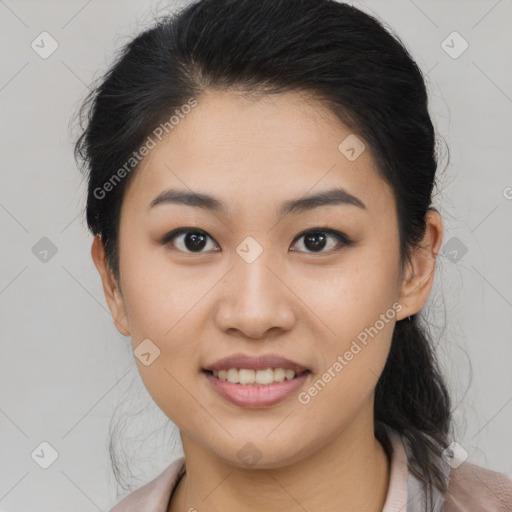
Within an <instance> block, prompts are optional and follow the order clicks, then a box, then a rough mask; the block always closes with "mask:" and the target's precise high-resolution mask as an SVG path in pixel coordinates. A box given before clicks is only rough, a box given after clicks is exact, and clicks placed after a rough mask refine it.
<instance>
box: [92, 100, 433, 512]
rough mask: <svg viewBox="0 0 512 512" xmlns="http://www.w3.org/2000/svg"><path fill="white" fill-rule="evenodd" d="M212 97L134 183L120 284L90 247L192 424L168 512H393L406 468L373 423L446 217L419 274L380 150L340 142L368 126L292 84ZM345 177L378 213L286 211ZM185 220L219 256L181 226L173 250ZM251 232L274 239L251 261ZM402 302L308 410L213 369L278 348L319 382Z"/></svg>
mask: <svg viewBox="0 0 512 512" xmlns="http://www.w3.org/2000/svg"><path fill="white" fill-rule="evenodd" d="M197 100H198V105H197V106H196V107H195V108H194V109H193V110H192V111H191V112H190V113H189V114H188V115H187V116H186V117H185V118H184V119H181V120H180V122H179V124H178V125H177V126H176V127H175V128H174V129H173V131H172V132H171V133H170V135H169V136H168V137H167V138H166V139H164V140H162V141H161V142H160V143H159V144H158V145H157V147H156V148H155V149H153V150H152V151H151V152H150V153H149V154H148V156H147V157H146V158H145V159H144V160H143V161H142V163H141V165H140V167H139V169H138V170H137V171H136V175H135V176H133V180H132V181H131V182H130V184H129V186H128V188H127V191H126V195H125V198H124V201H123V205H122V211H121V221H120V276H121V278H120V281H121V283H120V285H121V287H120V288H119V286H118V285H119V283H116V282H115V280H114V279H113V277H112V273H111V272H110V269H109V268H108V266H107V265H106V261H105V253H104V250H103V245H102V243H101V240H100V239H99V238H95V239H94V242H93V244H92V250H91V254H92V257H93V260H94V263H95V265H96V267H97V269H98V271H99V273H100V275H101V278H102V282H103V288H104V292H105V297H106V300H107V303H108V306H109V308H110V311H111V313H112V316H113V320H114V323H115V325H116V327H117V329H118V330H119V332H121V333H122V334H123V335H125V336H130V337H131V338H132V343H133V348H136V347H137V345H138V344H139V343H141V342H142V340H145V339H150V340H151V341H152V342H153V343H154V344H155V345H156V346H157V347H158V348H159V350H160V356H159V357H158V358H157V359H155V360H154V361H153V362H152V363H151V364H150V365H149V366H145V365H144V364H142V363H141V362H140V361H139V360H138V359H137V358H135V361H136V363H137V365H138V369H139V371H140V373H141V376H142V379H143V382H144V384H145V386H146V387H147V389H148V391H149V393H150V394H151V396H152V397H153V399H154V400H155V402H156V404H157V405H158V406H159V407H160V408H161V409H162V411H163V412H164V413H165V414H166V415H167V416H168V417H169V418H170V419H171V420H172V421H173V422H174V423H175V424H176V425H178V427H179V428H180V432H181V438H182V441H183V449H184V453H185V457H186V461H187V463H186V464H187V473H186V475H185V476H184V477H183V478H182V479H181V481H180V483H179V485H178V487H177V489H176V491H175V494H174V496H173V499H172V502H171V504H170V507H169V510H170V511H172V512H174V511H178V510H181V511H185V510H189V508H190V507H194V508H195V509H196V510H198V511H199V512H203V511H220V510H224V511H225V510H237V511H256V510H258V511H259V510H262V511H263V510H265V511H266V512H272V511H277V510H279V511H282V510H287V511H303V510H309V511H313V510H322V511H325V512H330V511H336V512H339V511H349V510H350V511H353V510H365V511H368V512H372V511H375V512H377V511H379V512H380V511H381V510H382V507H383V505H384V501H385V498H386V493H387V488H388V484H389V464H388V462H389V461H388V459H387V457H386V455H385V452H384V450H383V448H382V446H381V445H380V443H379V442H378V441H377V440H376V439H375V437H374V432H373V421H374V419H373V400H374V391H375V386H376V383H377V381H378V378H379V376H380V374H381V372H382V370H383V368H384V364H385V361H386V357H387V354H388V351H389V347H390V342H391V336H392V332H393V327H394V322H395V321H396V320H400V319H402V318H405V317H407V316H408V315H412V314H414V313H417V312H418V311H419V310H420V309H421V307H422V306H423V304H424V303H425V301H426V299H427V297H428V295H429V293H430V290H431V287H432V283H433V279H434V265H435V259H436V255H437V253H438V251H439V247H440V245H441V239H442V222H441V219H440V217H439V215H438V214H437V213H436V212H434V211H432V212H429V213H428V215H427V230H426V233H425V237H424V240H423V242H422V244H421V248H419V249H417V250H416V251H414V253H413V254H412V256H411V260H410V262H407V264H406V266H405V267H404V268H403V269H402V267H401V262H400V258H399V243H398V242H399V240H398V223H397V217H396V207H395V201H394V197H393V193H392V189H391V188H390V187H389V186H388V185H387V184H386V182H385V181H384V180H383V179H382V178H381V177H380V176H379V175H378V173H377V171H376V167H375V163H374V160H373V158H372V156H371V154H370V151H369V150H368V145H367V146H366V147H367V150H366V151H364V152H363V153H362V154H361V155H360V156H359V157H358V158H357V159H356V160H354V161H350V160H348V159H347V158H346V157H345V156H344V155H343V154H342V153H341V152H340V151H339V150H338V146H339V144H340V143H341V142H342V141H343V140H344V139H345V138H346V137H347V136H348V135H350V133H351V132H350V130H348V129H347V127H345V126H344V125H342V124H341V123H340V122H339V121H338V120H337V118H335V117H334V115H333V114H332V113H331V112H329V111H328V110H325V109H324V107H323V106H322V105H321V104H319V103H315V102H313V101H307V100H306V99H305V97H303V96H301V95H299V94H298V93H290V92H288V93H285V94H281V95H273V96H270V97H269V96H264V97H263V98H260V99H258V100H257V101H254V100H250V99H247V98H244V97H242V96H241V95H240V94H236V93H234V92H233V91H231V92H226V91H207V92H206V93H204V94H202V95H201V96H199V97H198V98H197ZM333 187H343V188H345V189H346V190H347V191H348V192H350V193H351V194H353V195H354V196H356V197H357V198H359V199H360V200H361V201H362V202H363V203H364V205H365V206H366V208H365V209H362V208H358V207H356V206H353V205H340V204H338V205H330V206H322V207H319V208H316V209H314V210H311V211H305V212H300V213H289V214H287V215H285V216H279V215H278V214H277V207H278V206H279V205H280V204H281V203H282V202H283V201H286V200H290V199H295V198H299V197H302V196H304V195H307V194H311V193H316V192H320V191H323V190H327V189H330V188H333ZM168 188H180V189H186V190H188V191H194V192H202V193H206V194H210V195H213V196H215V197H217V198H218V199H220V200H222V201H223V202H225V203H226V206H227V209H228V212H227V213H226V214H224V213H219V212H215V213H214V212H209V211H206V210H202V209H200V208H197V207H193V206H184V205H176V204H164V205H159V206H157V207H155V208H153V209H151V210H149V211H148V205H149V204H150V202H151V201H152V200H153V199H154V198H155V197H156V196H157V195H158V194H160V193H161V192H162V191H164V190H166V189H168ZM179 227H195V228H198V229H201V230H203V231H205V232H206V233H207V234H208V235H209V237H211V238H207V242H206V246H205V247H204V248H203V249H201V250H202V252H200V253H197V252H196V253H194V252H192V251H193V248H194V246H193V245H192V246H190V244H189V246H188V248H187V246H186V245H185V237H184V236H180V235H178V236H177V238H175V239H174V245H173V242H172V241H169V242H168V243H167V245H164V244H162V243H161V240H162V239H163V237H164V236H165V235H166V234H167V233H169V232H170V231H172V230H174V229H176V228H179ZM313 228H315V229H318V230H319V231H321V228H330V229H333V230H338V231H340V232H342V233H344V234H346V236H347V237H348V238H349V239H351V240H354V241H355V244H354V245H348V246H343V245H342V246H341V247H339V248H338V249H337V250H336V242H337V240H336V238H333V237H332V236H330V235H329V237H328V239H327V245H326V246H325V247H324V248H323V249H322V248H320V249H318V250H315V249H314V246H313V248H311V247H312V246H311V245H307V241H306V237H304V236H302V237H300V238H297V236H298V235H300V234H301V233H303V232H304V231H305V230H310V229H313ZM247 236H251V237H253V238H254V239H255V240H256V241H257V242H258V244H259V245H260V246H261V247H262V249H263V252H262V253H261V255H260V256H259V257H258V258H257V259H256V260H255V261H254V262H252V263H250V264H249V263H247V262H246V261H245V260H244V259H242V258H241V257H240V256H239V255H238V253H237V252H236V248H237V246H239V244H240V243H241V242H242V241H243V240H244V239H245V238H246V237H247ZM190 247H192V251H191V250H190ZM216 248H218V250H215V249H216ZM319 251H320V252H319ZM394 303H399V304H400V305H401V307H402V309H401V311H400V312H399V313H397V314H396V315H395V317H394V318H393V320H391V321H389V322H388V323H385V325H384V328H382V329H381V330H380V331H379V332H378V334H377V335H376V336H374V337H373V339H372V338H370V339H369V342H368V343H367V345H366V346H364V348H363V349H362V350H361V351H360V352H359V353H358V354H357V355H355V356H354V358H353V359H352V360H351V361H350V362H349V363H348V364H347V365H346V366H345V367H344V368H343V370H342V371H341V372H339V373H337V374H336V377H335V378H332V380H331V381H330V382H329V383H328V384H327V385H326V386H325V387H324V388H323V389H322V390H321V392H319V393H318V394H317V395H316V396H315V397H313V398H312V399H311V401H310V402H309V403H308V404H302V403H300V402H299V401H298V398H297V393H295V394H292V395H291V396H290V397H288V398H287V399H286V400H284V401H282V402H280V403H279V404H276V405H274V406H269V407H265V408H258V409H248V408H243V407H239V406H236V405H233V404H231V403H229V402H227V401H225V400H224V399H223V398H221V397H220V396H219V395H218V394H217V393H216V392H214V391H213V390H212V389H211V388H210V386H209V383H208V382H207V380H206V379H205V376H204V374H203V373H202V371H201V369H202V368H203V367H204V366H206V365H208V364H211V363H213V362H214V361H217V360H218V359H220V358H222V357H225V356H228V355H231V354H234V353H239V352H242V353H245V354H250V355H260V354H264V353H269V352H272V353H277V354H280V355H282V356H284V357H287V358H289V359H292V360H294V361H296V362H298V363H300V364H302V365H304V366H306V367H307V368H309V369H310V370H311V372H312V374H311V375H309V378H308V381H307V383H306V384H305V385H304V387H303V388H301V390H299V391H304V390H305V389H307V388H308V387H309V386H310V385H311V384H312V383H313V382H315V381H316V380H317V379H318V378H319V377H321V376H322V374H323V373H324V372H325V371H326V370H327V369H328V368H329V367H332V365H333V363H334V362H335V361H336V360H337V357H338V356H339V355H343V354H344V353H345V352H346V351H347V350H348V349H349V347H350V345H351V343H352V341H353V340H355V339H356V337H357V335H358V334H359V333H361V332H362V331H364V329H365V328H367V327H369V326H373V325H374V324H375V322H376V321H377V320H378V319H379V317H380V315H381V314H383V313H386V311H388V310H390V308H391V307H392V304H394ZM392 311H393V310H392ZM248 442H250V443H253V444H254V445H255V446H256V447H257V449H258V451H259V453H260V455H261V458H260V459H259V461H258V462H257V463H256V464H254V465H252V466H250V467H249V466H248V465H246V464H245V463H244V462H243V461H242V460H241V459H240V458H239V457H238V456H237V452H238V451H239V450H240V449H241V448H242V447H243V446H245V445H246V443H248Z"/></svg>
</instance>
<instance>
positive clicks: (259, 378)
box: [213, 368, 295, 386]
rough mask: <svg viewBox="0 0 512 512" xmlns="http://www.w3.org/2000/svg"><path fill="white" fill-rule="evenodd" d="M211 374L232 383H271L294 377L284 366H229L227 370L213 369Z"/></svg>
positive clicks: (292, 372)
mask: <svg viewBox="0 0 512 512" xmlns="http://www.w3.org/2000/svg"><path fill="white" fill-rule="evenodd" d="M213 376H214V377H217V378H219V379H220V380H224V381H228V382H231V383H233V384H242V385H244V386H246V385H249V384H260V385H262V386H263V385H265V384H272V383H273V382H283V381H284V380H285V379H286V380H291V379H293V378H294V377H295V372H294V371H293V370H288V369H287V370H285V369H284V368H267V369H265V370H249V369H246V368H240V369H238V368H230V369H229V370H218V371H217V370H213Z"/></svg>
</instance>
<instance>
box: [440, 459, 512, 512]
mask: <svg viewBox="0 0 512 512" xmlns="http://www.w3.org/2000/svg"><path fill="white" fill-rule="evenodd" d="M465 511H471V512H512V475H508V474H505V473H498V472H496V471H491V470H490V469H486V468H483V467H482V466H478V465H476V464H472V463H470V462H463V463H462V464H461V465H460V466H458V467H457V468H452V469H451V471H450V479H449V481H448V492H447V493H446V497H445V501H444V505H443V512H465Z"/></svg>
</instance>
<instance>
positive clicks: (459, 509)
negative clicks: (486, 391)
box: [110, 425, 512, 512]
mask: <svg viewBox="0 0 512 512" xmlns="http://www.w3.org/2000/svg"><path fill="white" fill-rule="evenodd" d="M385 427H386V428H385V430H386V432H387V435H388V438H389V440H390V441H391V446H392V450H393V451H392V456H391V473H390V480H389V487H388V493H387V497H386V501H385V503H384V508H383V509H382V512H425V511H424V510H423V506H424V503H423V496H424V487H423V485H422V483H421V482H420V481H419V480H418V479H417V478H416V477H415V476H414V475H413V474H412V473H411V472H410V471H409V469H408V467H407V462H408V460H410V459H411V451H410V446H409V444H408V440H407V439H406V438H403V437H401V436H400V435H398V433H397V432H395V431H394V430H392V429H391V428H390V427H389V426H387V425H386V426H385ZM440 464H441V466H442V467H443V468H444V474H445V477H446V478H447V479H448V492H447V493H446V495H444V496H443V495H441V493H439V492H438V491H437V490H436V495H435V499H434V502H435V505H434V509H433V510H434V512H512V476H511V475H508V474H505V473H498V472H495V471H491V470H488V469H485V468H483V467H481V466H477V465H475V464H472V463H470V462H467V461H465V462H463V463H462V464H461V465H459V466H458V467H455V465H456V464H453V463H452V465H453V466H454V467H453V468H451V467H450V465H449V464H448V463H447V462H445V461H444V459H441V461H440ZM184 472H185V459H184V457H181V458H179V459H178V460H175V461H174V462H173V463H172V464H170V465H169V466H168V467H167V468H166V469H165V470H164V471H163V472H162V473H160V475H158V476H157V477H156V478H155V479H153V480H151V481H150V482H149V483H147V484H146V485H144V486H142V487H140V488H139V489H137V490H135V491H133V492H132V493H131V494H129V495H128V496H126V497H125V498H124V499H122V500H121V501H120V502H119V503H118V504H117V505H116V506H115V507H114V508H112V509H111V510H110V512H166V511H167V509H168V504H169V498H170V496H171V493H172V491H173V489H174V487H175V484H176V483H177V481H178V479H179V477H180V476H181V475H182V474H183V473H184Z"/></svg>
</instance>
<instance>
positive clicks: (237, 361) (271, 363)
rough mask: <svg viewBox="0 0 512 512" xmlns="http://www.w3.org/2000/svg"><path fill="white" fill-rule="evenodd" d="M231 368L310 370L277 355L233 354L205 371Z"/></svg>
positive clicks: (206, 367) (207, 367)
mask: <svg viewBox="0 0 512 512" xmlns="http://www.w3.org/2000/svg"><path fill="white" fill-rule="evenodd" d="M230 368H247V369H249V370H266V369H267V368H284V369H285V370H287V369H289V370H293V371H294V372H295V373H302V372H304V371H306V370H308V368H306V367H305V366H302V365H300V364H299V363H296V362H295V361H291V360H290V359H287V358H286V357H282V356H279V355H277V354H263V355H259V356H250V355H246V354H233V355H231V356H228V357H224V358H222V359H219V360H218V361H216V362H215V363H212V364H209V365H207V366H205V367H204V368H203V369H204V370H210V371H213V370H216V371H218V370H229V369H230Z"/></svg>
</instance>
